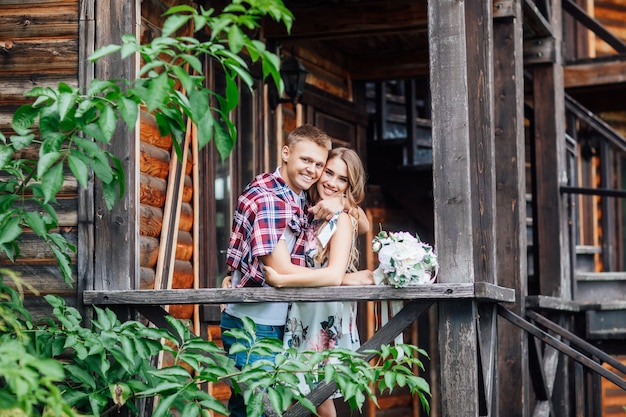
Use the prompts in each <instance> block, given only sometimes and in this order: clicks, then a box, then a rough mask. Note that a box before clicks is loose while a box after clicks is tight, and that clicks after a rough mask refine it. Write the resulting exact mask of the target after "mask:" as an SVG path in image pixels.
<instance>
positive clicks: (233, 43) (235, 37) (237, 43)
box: [228, 25, 245, 54]
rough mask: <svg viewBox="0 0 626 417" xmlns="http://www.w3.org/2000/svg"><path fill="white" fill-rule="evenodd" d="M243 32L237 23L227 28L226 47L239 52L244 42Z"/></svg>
mask: <svg viewBox="0 0 626 417" xmlns="http://www.w3.org/2000/svg"><path fill="white" fill-rule="evenodd" d="M244 38H245V36H244V34H243V32H242V31H241V29H240V28H239V26H237V25H232V26H231V27H230V29H228V48H229V49H230V50H231V52H234V53H236V54H237V53H239V51H241V48H243V44H244Z"/></svg>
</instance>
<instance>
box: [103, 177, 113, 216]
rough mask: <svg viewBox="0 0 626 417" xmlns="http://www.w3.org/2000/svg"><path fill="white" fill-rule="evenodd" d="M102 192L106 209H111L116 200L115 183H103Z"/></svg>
mask: <svg viewBox="0 0 626 417" xmlns="http://www.w3.org/2000/svg"><path fill="white" fill-rule="evenodd" d="M102 193H103V198H104V203H105V204H106V207H107V209H108V210H111V209H112V208H113V206H114V205H115V202H116V201H117V187H116V186H115V183H103V184H102Z"/></svg>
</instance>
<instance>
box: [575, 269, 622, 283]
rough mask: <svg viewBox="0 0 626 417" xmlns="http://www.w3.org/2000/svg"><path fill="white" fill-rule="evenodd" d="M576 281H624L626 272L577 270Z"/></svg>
mask: <svg viewBox="0 0 626 417" xmlns="http://www.w3.org/2000/svg"><path fill="white" fill-rule="evenodd" d="M576 281H578V282H580V281H624V282H625V283H626V272H624V271H617V272H576Z"/></svg>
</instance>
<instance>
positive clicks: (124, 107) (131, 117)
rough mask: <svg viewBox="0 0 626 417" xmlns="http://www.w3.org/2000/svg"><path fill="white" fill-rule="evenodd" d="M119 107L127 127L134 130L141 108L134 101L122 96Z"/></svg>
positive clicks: (118, 103)
mask: <svg viewBox="0 0 626 417" xmlns="http://www.w3.org/2000/svg"><path fill="white" fill-rule="evenodd" d="M117 107H118V110H119V112H120V115H121V116H122V119H123V120H124V123H126V126H128V128H129V129H134V128H135V123H137V117H138V115H139V106H138V105H137V103H136V102H135V101H134V100H131V99H129V98H127V97H124V96H122V97H120V99H119V101H118V102H117Z"/></svg>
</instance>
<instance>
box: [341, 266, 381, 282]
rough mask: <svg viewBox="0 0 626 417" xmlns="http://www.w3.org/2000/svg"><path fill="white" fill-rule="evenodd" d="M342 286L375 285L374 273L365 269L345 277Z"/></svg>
mask: <svg viewBox="0 0 626 417" xmlns="http://www.w3.org/2000/svg"><path fill="white" fill-rule="evenodd" d="M341 285H374V272H372V271H370V270H369V269H364V270H361V271H356V272H349V273H347V274H345V275H344V276H343V280H342V281H341Z"/></svg>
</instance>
